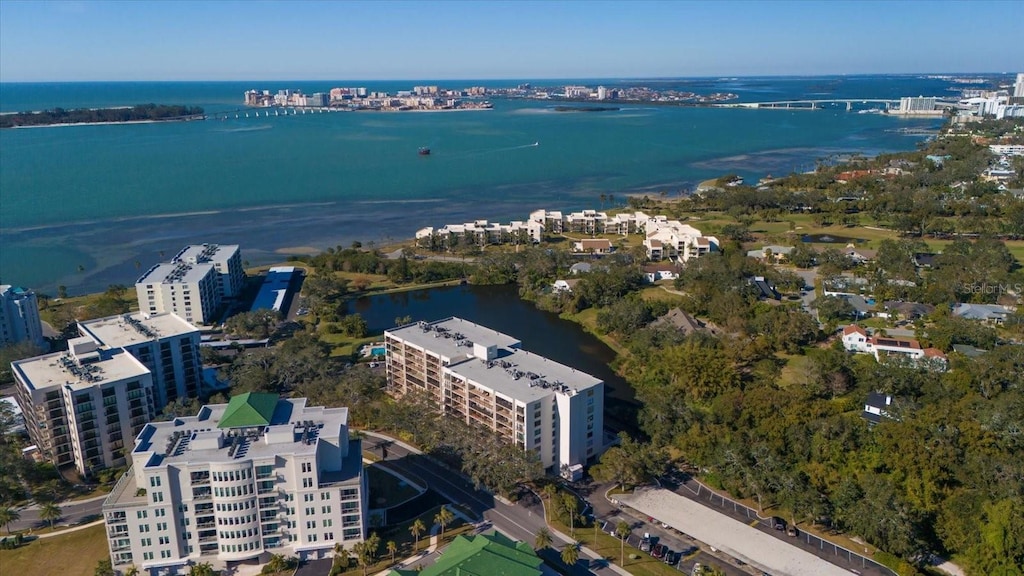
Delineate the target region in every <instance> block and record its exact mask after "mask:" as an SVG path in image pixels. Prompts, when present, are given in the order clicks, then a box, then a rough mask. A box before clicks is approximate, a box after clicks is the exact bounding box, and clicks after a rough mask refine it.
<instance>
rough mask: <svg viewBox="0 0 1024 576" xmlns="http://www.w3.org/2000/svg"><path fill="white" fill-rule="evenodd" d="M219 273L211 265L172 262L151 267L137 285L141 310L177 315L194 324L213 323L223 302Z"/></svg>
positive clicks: (147, 312)
mask: <svg viewBox="0 0 1024 576" xmlns="http://www.w3.org/2000/svg"><path fill="white" fill-rule="evenodd" d="M218 278H219V273H218V272H217V269H216V268H215V267H214V265H213V264H212V263H210V262H202V263H197V264H189V263H188V262H181V261H179V262H170V263H164V264H157V265H156V266H153V267H152V268H150V269H149V270H148V271H147V272H146V273H145V274H143V275H142V277H141V278H139V279H138V281H136V282H135V292H136V294H137V295H138V299H139V310H140V311H141V312H143V313H146V314H157V313H159V312H173V313H174V314H177V315H178V316H181V317H182V318H184V319H185V320H186V321H188V322H191V323H194V324H212V323H213V322H214V321H215V319H214V317H213V315H214V312H215V311H216V310H217V307H218V306H220V303H221V291H220V288H219V285H218Z"/></svg>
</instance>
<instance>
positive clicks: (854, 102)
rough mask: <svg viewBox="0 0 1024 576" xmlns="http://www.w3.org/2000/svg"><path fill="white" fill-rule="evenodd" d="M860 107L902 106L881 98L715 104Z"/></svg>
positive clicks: (768, 106)
mask: <svg viewBox="0 0 1024 576" xmlns="http://www.w3.org/2000/svg"><path fill="white" fill-rule="evenodd" d="M858 105H860V106H861V107H862V109H872V108H873V109H884V110H889V109H890V108H893V107H898V106H899V105H900V101H899V100H884V99H880V98H847V99H829V100H779V101H776V102H735V103H730V104H715V105H714V106H715V107H716V108H769V109H771V108H781V109H785V110H793V109H796V110H818V109H821V108H825V107H834V106H845V107H846V110H847V111H848V112H849V111H852V110H853V109H854V107H855V106H858Z"/></svg>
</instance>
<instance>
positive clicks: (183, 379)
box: [78, 312, 203, 411]
mask: <svg viewBox="0 0 1024 576" xmlns="http://www.w3.org/2000/svg"><path fill="white" fill-rule="evenodd" d="M78 332H79V333H80V334H81V335H82V336H87V337H89V338H91V339H92V340H93V341H95V342H96V344H97V346H98V347H99V348H104V349H117V348H123V349H124V350H125V351H126V352H128V353H129V354H131V355H132V356H134V357H135V358H136V359H137V360H139V362H142V364H143V365H144V366H145V367H146V368H147V369H148V370H149V371H150V372H151V373H152V375H153V401H154V406H155V407H156V409H157V411H159V410H161V409H162V408H163V407H164V406H166V405H167V404H170V403H172V402H174V401H175V400H177V399H178V398H180V397H183V396H190V397H193V398H194V397H196V396H198V395H199V391H200V390H199V389H200V386H201V384H202V377H203V375H202V363H201V361H200V358H199V330H198V329H197V328H196V327H195V326H193V325H191V324H189V323H188V322H186V321H184V320H182V319H181V318H180V317H178V316H177V315H175V314H168V313H164V314H154V315H149V314H142V313H138V312H137V313H134V314H123V315H118V316H109V317H107V318H98V319H96V320H86V321H83V322H79V323H78Z"/></svg>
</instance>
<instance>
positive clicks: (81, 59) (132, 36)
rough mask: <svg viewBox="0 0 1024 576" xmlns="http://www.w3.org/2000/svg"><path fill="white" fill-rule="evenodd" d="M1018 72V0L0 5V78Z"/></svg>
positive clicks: (1023, 46) (1023, 7) (1021, 26)
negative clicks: (961, 0) (928, 0)
mask: <svg viewBox="0 0 1024 576" xmlns="http://www.w3.org/2000/svg"><path fill="white" fill-rule="evenodd" d="M1019 70H1024V2H1021V1H1019V0H1007V1H990V2H984V1H977V2H966V1H965V2H957V1H932V2H925V1H912V0H901V1H894V2H870V1H859V2H842V1H833V0H823V1H811V0H806V1H799V2H781V1H779V2H775V1H754V2H746V1H718V2H697V1H693V2H684V1H662V2H642V1H625V2H585V1H582V0H579V1H573V2H529V1H524V2H497V1H495V2H473V1H470V0H463V1H454V2H430V1H420V2H398V1H393V2H389V1H377V2H358V1H351V2H332V1H329V0H321V1H316V2H300V1H295V2H259V1H248V2H229V1H219V2H190V1H187V0H185V1H174V2H162V1H145V0H142V1H130V0H123V1H114V2H92V1H81V0H67V1H57V2H40V1H25V0H3V1H0V81H7V82H14V81H86V80H261V79H277V80H300V79H304V80H320V79H365V80H380V79H395V80H404V79H491V78H627V77H628V78H636V77H680V76H723V75H724V76H741V75H814V74H858V73H904V72H907V73H910V72H1011V71H1014V72H1015V71H1019Z"/></svg>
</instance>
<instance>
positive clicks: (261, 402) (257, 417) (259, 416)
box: [217, 392, 278, 428]
mask: <svg viewBox="0 0 1024 576" xmlns="http://www.w3.org/2000/svg"><path fill="white" fill-rule="evenodd" d="M277 398H278V396H277V394H261V393H258V392H246V393H245V394H239V395H238V396H232V397H231V400H229V401H228V407H227V409H225V410H224V415H223V416H221V417H220V423H219V424H217V428H244V427H247V426H267V425H269V424H270V419H271V418H273V417H274V408H275V407H276V406H277Z"/></svg>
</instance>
